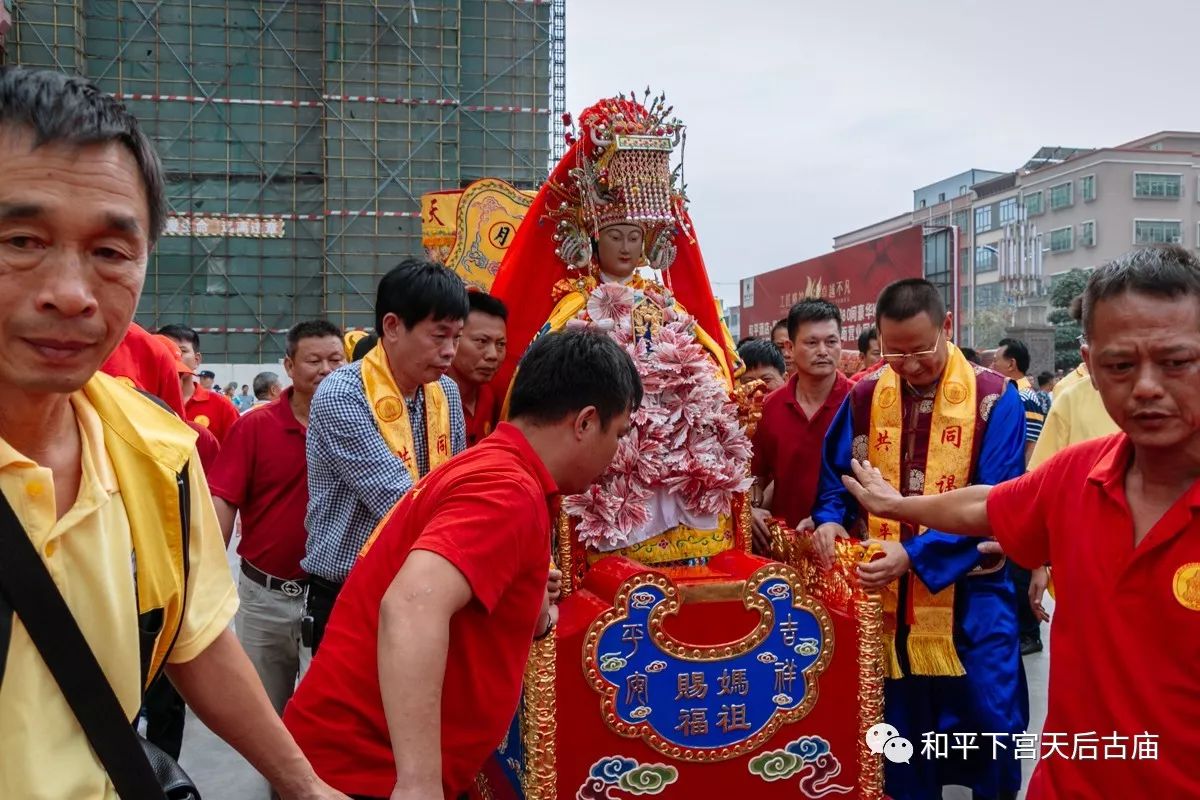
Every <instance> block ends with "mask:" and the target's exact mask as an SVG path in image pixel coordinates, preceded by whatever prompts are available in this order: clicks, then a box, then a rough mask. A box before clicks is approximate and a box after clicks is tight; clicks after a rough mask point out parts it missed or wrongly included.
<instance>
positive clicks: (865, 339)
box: [858, 325, 879, 356]
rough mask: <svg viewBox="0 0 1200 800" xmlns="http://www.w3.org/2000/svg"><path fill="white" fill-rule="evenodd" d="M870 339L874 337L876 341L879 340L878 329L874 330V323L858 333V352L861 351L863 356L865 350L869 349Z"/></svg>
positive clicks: (865, 352)
mask: <svg viewBox="0 0 1200 800" xmlns="http://www.w3.org/2000/svg"><path fill="white" fill-rule="evenodd" d="M872 339H875V340H876V341H878V340H879V331H877V330H875V326H874V325H872V326H871V327H869V328H867V329H866V330H865V331H863V332H862V333H860V334H859V335H858V352H860V353H862V354H863V355H864V356H865V355H866V354H867V352H868V351H869V350H870V349H871V340H872Z"/></svg>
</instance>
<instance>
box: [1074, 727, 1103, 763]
mask: <svg viewBox="0 0 1200 800" xmlns="http://www.w3.org/2000/svg"><path fill="white" fill-rule="evenodd" d="M1099 744H1100V740H1099V739H1097V738H1096V732H1095V731H1088V732H1087V733H1077V734H1075V749H1074V750H1073V751H1072V752H1071V758H1073V759H1076V760H1078V761H1095V760H1096V758H1097V755H1096V751H1097V750H1098V749H1099Z"/></svg>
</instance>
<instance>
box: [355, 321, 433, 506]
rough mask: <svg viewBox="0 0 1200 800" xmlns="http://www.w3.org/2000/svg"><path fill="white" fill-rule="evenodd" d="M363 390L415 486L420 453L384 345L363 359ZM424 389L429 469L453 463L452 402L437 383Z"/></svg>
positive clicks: (381, 431)
mask: <svg viewBox="0 0 1200 800" xmlns="http://www.w3.org/2000/svg"><path fill="white" fill-rule="evenodd" d="M362 377H363V387H364V388H365V389H366V392H367V404H368V405H369V406H370V407H371V413H372V414H373V415H374V416H375V426H376V427H377V428H379V432H380V433H381V434H382V435H383V440H384V441H385V442H387V445H388V447H390V448H392V452H393V453H395V454H396V456H397V457H399V459H400V460H401V461H403V462H404V466H405V467H406V468H407V469H408V474H409V475H411V476H412V480H413V483H414V484H415V483H416V482H417V481H418V480H420V479H421V474H420V471H419V470H418V469H417V452H416V447H415V445H414V444H413V432H412V421H411V420H410V419H409V418H408V404H407V403H405V402H404V398H403V397H401V396H400V389H399V388H397V387H396V379H395V378H393V377H392V369H391V367H390V366H388V359H387V353H385V352H384V350H383V345H382V344H377V345H375V346H374V347H372V348H371V352H369V353H367V355H366V356H365V357H364V358H363V360H362ZM424 389H425V433H426V441H427V442H428V449H429V470H430V471H431V472H432V471H433V470H434V469H436V468H437V467H438V466H439V465H440V464H443V463H445V462H446V461H449V460H450V455H451V453H450V403H449V402H448V401H447V400H446V392H445V391H444V390H443V389H442V385H441V384H440V383H438V382H437V381H434V382H433V383H427V384H425V386H424Z"/></svg>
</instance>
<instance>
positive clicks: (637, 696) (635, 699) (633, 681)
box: [625, 672, 650, 706]
mask: <svg viewBox="0 0 1200 800" xmlns="http://www.w3.org/2000/svg"><path fill="white" fill-rule="evenodd" d="M649 704H650V700H649V692H648V691H647V686H646V676H645V675H643V674H642V673H640V672H635V673H633V674H632V675H630V676H629V677H627V678H626V679H625V705H639V706H645V705H649Z"/></svg>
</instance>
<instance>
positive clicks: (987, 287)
mask: <svg viewBox="0 0 1200 800" xmlns="http://www.w3.org/2000/svg"><path fill="white" fill-rule="evenodd" d="M1001 297H1002V294H1001V288H1000V284H998V283H985V284H984V285H982V286H976V287H975V308H976V310H982V309H985V308H995V307H996V306H998V305H1000V300H1001Z"/></svg>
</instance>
